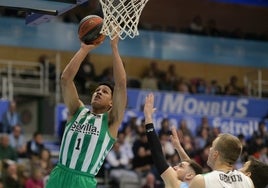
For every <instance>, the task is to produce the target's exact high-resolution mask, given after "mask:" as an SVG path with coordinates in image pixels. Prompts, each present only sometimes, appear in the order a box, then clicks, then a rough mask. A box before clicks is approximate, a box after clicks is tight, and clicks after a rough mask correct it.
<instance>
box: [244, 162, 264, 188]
mask: <svg viewBox="0 0 268 188" xmlns="http://www.w3.org/2000/svg"><path fill="white" fill-rule="evenodd" d="M249 160H250V165H249V166H248V169H247V172H250V173H251V176H250V178H251V180H252V182H253V184H254V187H255V188H264V187H265V186H267V185H268V173H267V172H268V164H265V163H263V162H261V161H259V160H257V159H255V158H253V157H251V158H250V159H249Z"/></svg>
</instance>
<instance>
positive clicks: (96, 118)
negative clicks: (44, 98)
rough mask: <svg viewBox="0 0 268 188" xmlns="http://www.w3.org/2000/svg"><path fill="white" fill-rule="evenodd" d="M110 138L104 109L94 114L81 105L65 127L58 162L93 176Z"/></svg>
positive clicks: (109, 146)
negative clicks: (101, 112) (100, 112)
mask: <svg viewBox="0 0 268 188" xmlns="http://www.w3.org/2000/svg"><path fill="white" fill-rule="evenodd" d="M114 142H115V139H114V138H113V137H112V136H111V135H110V133H109V130H108V113H104V114H98V115H95V114H92V113H90V111H89V110H88V109H87V108H85V107H81V108H79V110H78V111H77V112H76V114H75V115H74V117H73V118H72V119H71V121H70V122H68V123H67V125H66V127H65V131H64V134H63V138H62V143H61V148H60V155H59V164H61V165H63V166H65V167H67V168H70V169H73V170H76V171H79V172H82V173H85V174H87V175H93V176H95V175H96V174H97V173H98V171H99V169H100V168H101V166H102V164H103V162H104V159H105V157H106V156H107V154H108V152H109V151H110V150H111V148H112V146H113V144H114Z"/></svg>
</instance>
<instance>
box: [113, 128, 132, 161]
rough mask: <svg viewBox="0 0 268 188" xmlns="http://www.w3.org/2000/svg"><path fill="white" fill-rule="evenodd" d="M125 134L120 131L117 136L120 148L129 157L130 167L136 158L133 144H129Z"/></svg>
mask: <svg viewBox="0 0 268 188" xmlns="http://www.w3.org/2000/svg"><path fill="white" fill-rule="evenodd" d="M125 138H126V137H125V134H124V132H122V131H120V132H119V133H118V136H117V141H118V142H119V143H120V148H122V150H123V152H124V153H125V154H126V155H127V157H128V159H129V166H130V165H131V163H132V159H133V157H134V154H133V151H132V143H130V142H127V140H126V139H125Z"/></svg>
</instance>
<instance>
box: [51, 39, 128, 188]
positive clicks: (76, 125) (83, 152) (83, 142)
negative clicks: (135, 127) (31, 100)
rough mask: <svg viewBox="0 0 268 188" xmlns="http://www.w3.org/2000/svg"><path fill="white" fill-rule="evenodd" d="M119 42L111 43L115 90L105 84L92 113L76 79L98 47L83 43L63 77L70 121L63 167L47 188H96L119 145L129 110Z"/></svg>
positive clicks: (61, 161)
mask: <svg viewBox="0 0 268 188" xmlns="http://www.w3.org/2000/svg"><path fill="white" fill-rule="evenodd" d="M118 42H119V37H116V38H115V39H113V40H111V49H112V57H113V75H114V86H112V85H110V84H107V83H101V84H100V85H99V86H98V87H97V89H96V90H95V92H94V93H93V95H92V99H91V109H90V110H89V109H87V108H86V107H85V105H84V104H83V103H82V101H81V100H80V99H79V96H78V93H77V89H76V87H75V84H74V77H75V75H76V74H77V72H78V69H79V67H80V65H81V63H82V61H83V60H84V58H85V57H86V56H87V54H88V53H89V52H91V51H92V50H93V49H95V48H96V47H97V46H98V45H97V46H96V45H85V44H84V43H81V47H80V49H79V50H78V51H77V52H76V54H75V55H74V57H73V58H72V59H71V61H70V62H69V63H68V65H67V66H66V67H65V69H64V71H63V73H62V76H61V87H62V95H63V100H64V103H65V105H66V106H67V108H68V111H69V115H70V117H69V119H68V122H67V124H66V127H65V130H64V134H63V138H62V143H61V148H60V156H59V163H58V164H57V166H56V167H55V168H54V169H53V171H52V172H51V174H50V177H49V179H48V182H47V185H46V188H66V187H68V188H74V187H79V188H94V187H96V184H97V182H96V179H95V175H96V174H97V173H98V171H99V169H100V168H101V166H102V164H103V162H104V159H105V157H106V156H107V154H108V152H109V151H110V149H111V148H112V145H113V144H114V142H115V139H116V137H117V132H118V128H119V126H120V124H121V122H122V120H123V116H124V111H125V107H126V98H127V93H126V73H125V69H124V66H123V63H122V60H121V57H120V55H119V52H118Z"/></svg>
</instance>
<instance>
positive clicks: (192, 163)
mask: <svg viewBox="0 0 268 188" xmlns="http://www.w3.org/2000/svg"><path fill="white" fill-rule="evenodd" d="M185 161H186V162H188V163H189V166H190V167H191V168H192V169H193V170H194V172H195V174H196V175H197V174H202V173H203V169H202V167H201V166H200V165H199V164H198V163H197V162H195V161H194V160H192V159H189V160H185Z"/></svg>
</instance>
